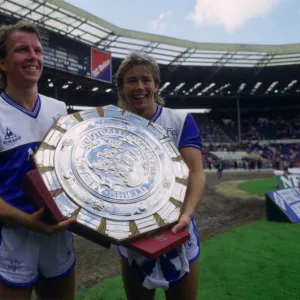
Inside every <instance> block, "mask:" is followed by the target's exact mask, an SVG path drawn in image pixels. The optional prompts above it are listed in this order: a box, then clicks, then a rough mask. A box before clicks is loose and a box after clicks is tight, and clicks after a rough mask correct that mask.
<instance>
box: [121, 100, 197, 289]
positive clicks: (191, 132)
mask: <svg viewBox="0 0 300 300" xmlns="http://www.w3.org/2000/svg"><path fill="white" fill-rule="evenodd" d="M150 121H151V122H154V123H157V124H159V125H161V126H162V127H163V128H164V129H165V130H166V132H167V134H168V135H169V137H171V139H172V140H173V142H174V144H175V145H176V147H177V148H178V149H179V150H180V149H182V148H186V147H193V148H196V149H199V150H200V151H202V139H201V136H200V130H199V128H198V126H197V124H196V122H195V120H194V118H193V117H192V115H191V114H189V113H186V112H180V111H175V110H172V109H169V108H165V107H161V106H157V109H156V112H155V114H154V116H153V117H152V118H151V120H150ZM189 232H190V240H189V241H188V242H187V243H186V244H185V245H182V246H181V247H178V248H177V249H173V250H172V251H170V252H168V253H166V254H164V255H162V256H161V257H159V258H158V259H156V260H151V259H148V258H146V257H144V256H143V255H141V254H138V253H135V252H133V251H131V250H129V249H126V248H125V247H123V246H118V252H119V254H120V256H121V257H122V258H123V259H125V260H127V261H128V263H129V264H130V265H133V266H135V267H137V270H138V274H139V276H140V278H141V280H142V283H143V286H144V287H146V288H149V289H153V288H163V289H168V288H169V287H170V286H172V285H173V284H176V283H177V282H178V281H179V280H180V279H182V278H183V277H184V276H185V275H186V274H187V272H188V270H189V267H188V264H189V263H192V262H194V261H195V260H196V259H197V258H198V257H199V255H200V238H199V234H198V231H197V228H196V224H195V220H194V218H192V222H191V224H190V230H189Z"/></svg>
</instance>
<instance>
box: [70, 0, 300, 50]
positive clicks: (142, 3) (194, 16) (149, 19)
mask: <svg viewBox="0 0 300 300" xmlns="http://www.w3.org/2000/svg"><path fill="white" fill-rule="evenodd" d="M65 1H66V2H68V3H70V4H73V5H75V6H77V7H79V8H81V9H83V10H85V11H87V12H89V13H92V14H93V15H95V16H97V17H99V18H101V19H103V20H105V21H108V22H110V23H112V24H114V25H116V26H119V27H121V28H124V29H132V30H138V31H142V32H147V33H154V34H159V35H164V36H169V37H174V38H179V39H184V40H189V41H195V42H203V43H237V44H268V45H270V44H276V45H278V44H293V43H300V0H152V1H146V0H110V1H107V0H84V1H83V0H65Z"/></svg>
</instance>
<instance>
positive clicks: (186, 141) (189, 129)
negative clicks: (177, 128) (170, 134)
mask: <svg viewBox="0 0 300 300" xmlns="http://www.w3.org/2000/svg"><path fill="white" fill-rule="evenodd" d="M189 145H192V146H194V147H196V148H197V147H199V149H200V150H201V149H202V139H201V135H200V130H199V128H198V126H197V124H196V122H195V120H194V118H193V117H192V115H191V114H188V115H187V116H186V119H185V122H184V126H183V129H182V133H181V137H180V141H179V147H178V148H179V149H181V148H183V147H186V146H189Z"/></svg>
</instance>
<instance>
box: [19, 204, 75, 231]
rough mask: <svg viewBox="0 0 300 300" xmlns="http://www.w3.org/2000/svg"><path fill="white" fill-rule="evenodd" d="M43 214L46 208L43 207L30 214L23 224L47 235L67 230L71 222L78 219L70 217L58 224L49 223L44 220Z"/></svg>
mask: <svg viewBox="0 0 300 300" xmlns="http://www.w3.org/2000/svg"><path fill="white" fill-rule="evenodd" d="M43 215H44V208H41V209H39V210H38V211H36V212H34V213H33V214H32V215H30V216H29V217H28V219H27V220H26V222H25V224H23V225H24V226H25V227H27V228H28V229H30V230H33V231H37V232H40V233H43V234H46V235H51V234H54V233H56V232H58V231H63V230H66V229H67V228H68V227H69V226H70V225H71V224H73V223H75V222H76V219H74V218H70V219H68V220H65V221H62V222H60V223H58V224H54V225H53V224H48V223H46V222H44V221H42V217H43Z"/></svg>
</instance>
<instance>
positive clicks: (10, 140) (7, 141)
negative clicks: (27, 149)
mask: <svg viewBox="0 0 300 300" xmlns="http://www.w3.org/2000/svg"><path fill="white" fill-rule="evenodd" d="M20 139H21V137H20V136H18V135H16V134H15V133H14V132H13V131H11V130H10V129H9V128H8V127H6V132H5V137H4V140H3V141H2V142H3V144H4V145H13V144H14V143H16V142H17V141H19V140H20Z"/></svg>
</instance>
